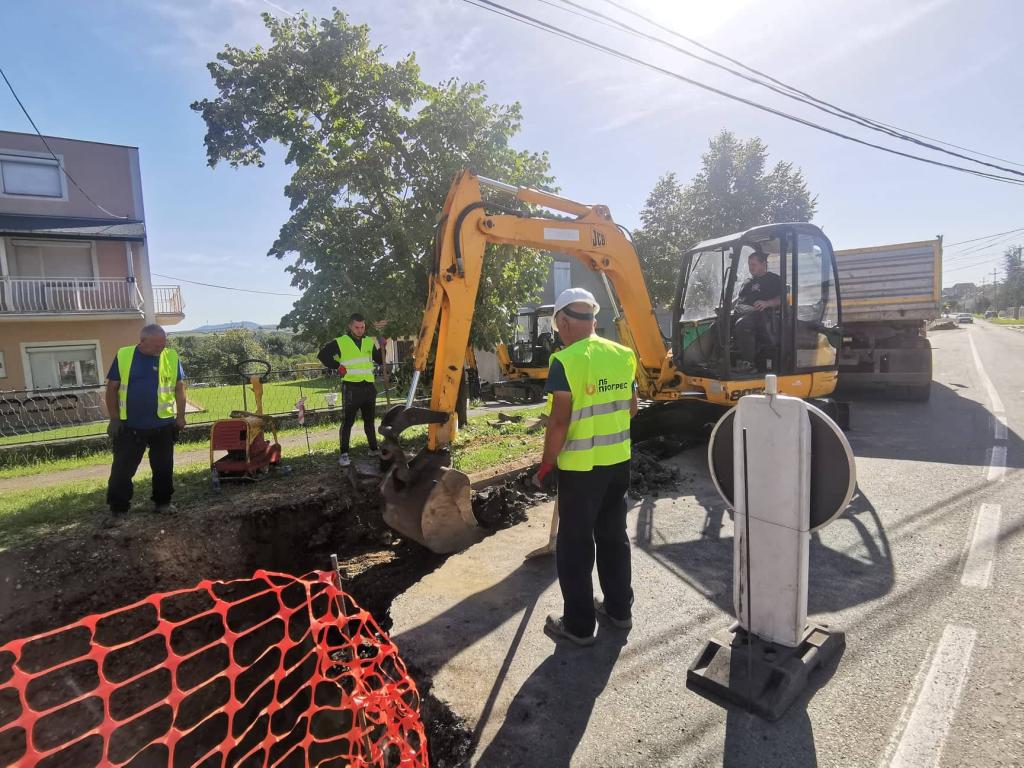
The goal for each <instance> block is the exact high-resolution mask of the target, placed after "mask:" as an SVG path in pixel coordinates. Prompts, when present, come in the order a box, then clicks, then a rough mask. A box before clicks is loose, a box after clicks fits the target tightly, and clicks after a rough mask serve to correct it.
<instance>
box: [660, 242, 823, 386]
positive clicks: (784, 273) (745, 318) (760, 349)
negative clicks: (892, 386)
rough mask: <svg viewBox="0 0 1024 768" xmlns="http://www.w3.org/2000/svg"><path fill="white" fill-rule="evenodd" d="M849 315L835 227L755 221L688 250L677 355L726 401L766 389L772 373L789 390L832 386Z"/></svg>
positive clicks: (676, 324) (676, 326) (687, 371)
mask: <svg viewBox="0 0 1024 768" xmlns="http://www.w3.org/2000/svg"><path fill="white" fill-rule="evenodd" d="M755 261H764V262H766V268H764V267H762V268H760V271H761V273H762V275H764V274H765V273H767V276H762V277H756V276H755V275H754V273H753V271H752V270H754V269H757V267H756V265H754V264H753V263H752V262H755ZM771 294H775V295H771ZM757 301H760V302H761V303H760V304H758V305H757V306H755V302H757ZM840 320H841V317H840V303H839V284H838V281H837V279H836V265H835V256H834V255H833V252H832V244H831V243H830V242H829V240H828V238H827V237H826V236H825V233H824V232H822V231H821V230H820V229H819V228H818V227H816V226H814V225H813V224H805V223H789V224H769V225H766V226H760V227H754V228H753V229H749V230H747V231H746V232H739V233H736V234H732V235H727V236H725V237H720V238H716V239H714V240H705V241H704V242H701V243H698V244H697V245H695V246H694V247H693V248H691V249H690V250H689V251H687V252H686V253H685V254H684V256H683V259H682V263H681V265H680V272H679V279H678V282H677V285H676V295H675V300H674V302H673V308H672V321H673V322H672V356H673V362H674V363H675V365H676V367H677V368H678V369H679V370H680V371H682V373H683V374H684V375H686V376H687V377H689V378H690V379H691V380H694V381H698V382H709V383H710V387H709V389H716V388H717V389H718V390H720V391H721V393H722V394H723V395H727V397H726V398H725V399H726V400H736V399H739V397H741V396H742V395H743V394H749V393H751V392H754V391H761V389H760V388H761V387H763V379H764V376H765V375H766V374H769V373H773V374H776V375H777V376H779V377H780V391H782V392H785V393H786V394H793V395H795V396H798V397H811V396H814V395H815V394H816V392H817V391H825V390H827V391H828V392H831V389H832V386H834V380H835V376H836V370H837V356H838V348H839V343H840V340H841V333H840V330H839V328H840ZM817 379H820V381H817ZM734 382H735V383H736V384H734ZM743 382H752V383H751V386H748V387H744V386H740V384H742V383H743ZM830 382H831V384H830Z"/></svg>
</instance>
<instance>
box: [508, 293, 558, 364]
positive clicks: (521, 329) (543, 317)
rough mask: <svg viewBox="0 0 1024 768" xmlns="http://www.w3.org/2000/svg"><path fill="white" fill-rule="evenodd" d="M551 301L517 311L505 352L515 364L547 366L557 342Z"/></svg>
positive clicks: (553, 306) (553, 307)
mask: <svg viewBox="0 0 1024 768" xmlns="http://www.w3.org/2000/svg"><path fill="white" fill-rule="evenodd" d="M554 309H555V305H554V304H543V305H541V306H539V307H536V308H532V307H523V308H522V309H520V310H519V313H518V314H517V315H516V327H515V332H514V336H513V340H512V346H511V347H509V350H508V356H509V359H511V360H512V364H513V365H515V366H516V367H517V368H544V369H547V367H548V360H549V359H550V358H551V353H552V352H554V351H555V350H556V349H557V348H558V346H559V344H558V341H557V336H558V331H556V330H555V326H554V323H555V318H554Z"/></svg>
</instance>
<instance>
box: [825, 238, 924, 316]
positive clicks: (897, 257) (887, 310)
mask: <svg viewBox="0 0 1024 768" xmlns="http://www.w3.org/2000/svg"><path fill="white" fill-rule="evenodd" d="M836 265H837V267H838V269H839V290H840V291H841V292H842V297H843V323H844V324H846V323H856V322H879V321H886V320H931V319H932V318H935V317H938V315H939V302H940V300H941V298H942V291H941V285H942V283H941V275H942V241H941V240H926V241H923V242H917V243H899V244H896V245H882V246H875V247H872V248H855V249H852V250H845V251H836Z"/></svg>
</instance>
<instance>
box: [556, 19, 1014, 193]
mask: <svg viewBox="0 0 1024 768" xmlns="http://www.w3.org/2000/svg"><path fill="white" fill-rule="evenodd" d="M540 2H542V3H545V4H546V5H549V6H552V7H557V8H558V9H559V10H562V11H566V12H567V13H571V14H573V15H574V16H577V17H579V18H584V19H587V20H588V21H594V22H596V23H598V24H601V25H603V26H606V27H610V28H613V29H617V30H620V31H625V32H627V33H629V34H631V35H633V36H635V37H640V38H643V39H645V40H650V41H652V42H656V43H659V44H661V45H663V46H665V47H667V48H670V49H671V50H673V51H676V52H677V53H681V54H682V55H684V56H688V57H689V58H691V59H695V60H696V61H700V62H702V63H704V64H707V65H708V66H711V67H715V68H716V69H720V70H722V71H723V72H728V73H729V74H731V75H733V76H735V77H738V78H740V79H742V80H745V81H747V82H749V83H753V84H755V85H759V86H761V87H762V88H767V89H768V90H770V91H772V92H773V93H777V94H779V95H780V96H784V97H786V98H788V99H792V100H794V101H797V102H799V103H801V104H806V105H808V106H810V107H813V108H814V109H817V110H819V111H821V112H825V113H826V114H829V115H832V116H833V117H838V118H839V119H841V120H847V121H849V122H852V123H854V124H856V125H859V126H861V127H863V128H867V129H869V130H872V131H877V132H879V133H882V134H885V135H887V136H892V137H893V138H896V139H900V140H901V141H906V142H909V143H911V144H916V145H917V146H920V147H925V148H927V149H931V150H934V151H936V152H942V153H943V154H946V155H950V156H952V157H958V158H960V159H961V160H967V161H968V162H971V163H977V164H978V165H984V166H987V167H989V168H994V169H996V170H999V171H1004V172H1006V173H1012V174H1014V175H1016V176H1021V177H1024V171H1018V170H1015V169H1013V168H1007V167H1006V166H1002V165H996V164H995V163H988V162H985V161H984V160H978V159H976V158H974V157H971V156H969V155H964V154H961V153H959V152H952V151H950V150H948V149H943V148H942V147H940V146H938V145H936V144H931V143H929V142H926V141H921V139H917V138H914V137H913V136H908V135H906V134H904V133H902V132H901V131H900V130H899V129H897V128H893V127H890V126H888V125H886V124H884V123H879V122H878V121H876V120H872V119H871V118H868V117H864V116H863V115H859V114H857V113H856V112H851V111H849V110H846V109H843V108H842V107H839V106H836V105H835V104H831V103H829V102H827V101H824V100H822V99H819V98H817V97H815V96H812V95H810V94H808V93H805V92H804V91H801V90H799V89H797V88H794V87H793V86H791V85H787V84H786V83H783V82H782V81H781V80H777V79H776V78H774V77H772V76H771V75H767V74H765V73H763V72H760V71H759V70H756V69H753V68H752V67H750V66H748V65H746V64H743V63H742V62H740V61H738V60H736V59H733V58H731V57H729V56H727V55H726V54H724V53H721V52H720V51H716V50H714V49H713V48H709V47H708V46H705V45H703V44H701V43H699V42H697V41H695V40H693V39H692V38H689V37H686V36H685V35H682V34H681V33H678V32H673V31H672V30H668V31H669V32H672V34H674V35H676V36H678V37H680V38H682V39H684V40H686V41H687V42H689V43H691V44H692V45H696V46H699V47H700V48H702V49H704V50H707V51H710V52H711V53H713V54H715V55H716V56H719V57H721V58H724V59H726V60H728V61H730V62H733V63H735V64H737V65H738V66H740V67H743V68H744V69H746V70H747V71H750V72H754V73H755V74H756V75H757V77H751V76H750V75H746V74H744V73H743V72H739V71H737V70H735V69H733V68H732V67H727V66H725V65H724V64H720V63H718V62H717V61H713V60H712V59H708V58H705V57H704V56H700V55H698V54H696V53H693V52H692V51H688V50H686V49H685V48H680V47H679V46H678V45H674V44H672V43H670V42H668V41H667V40H665V39H663V38H660V37H657V36H656V35H652V34H650V33H648V32H644V31H642V30H639V29H636V28H635V27H631V26H629V25H628V24H626V23H624V22H622V21H620V20H619V19H616V18H615V17H613V16H609V15H607V14H604V13H601V12H600V11H597V10H594V9H592V8H589V7H587V6H586V5H583V4H581V3H578V2H575V1H574V0H560V2H561V4H562V6H569V7H568V8H565V7H562V6H558V5H556V4H555V2H554V0H540ZM573 8H575V9H579V10H578V11H576V10H572V9H573ZM579 11H582V12H583V13H580V12H579ZM585 14H589V15H585ZM664 29H667V28H664ZM762 77H763V78H767V79H768V80H769V81H770V82H765V81H764V80H761V79H760V78H762ZM773 83H774V84H773Z"/></svg>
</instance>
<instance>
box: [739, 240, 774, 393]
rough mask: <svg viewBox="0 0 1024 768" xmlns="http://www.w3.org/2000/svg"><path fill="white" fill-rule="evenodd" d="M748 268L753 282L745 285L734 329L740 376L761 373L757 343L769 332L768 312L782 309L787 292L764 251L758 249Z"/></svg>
mask: <svg viewBox="0 0 1024 768" xmlns="http://www.w3.org/2000/svg"><path fill="white" fill-rule="evenodd" d="M747 268H748V269H749V270H750V279H748V280H747V281H746V282H745V283H743V285H742V286H741V287H740V292H739V294H738V295H737V297H736V304H735V309H736V313H737V315H738V318H737V319H736V322H735V325H734V326H733V333H734V335H735V339H736V348H737V352H738V353H739V359H738V360H737V361H736V362H735V364H734V366H733V367H734V368H735V369H736V370H737V371H739V372H740V373H754V372H755V371H756V370H757V360H756V356H757V339H758V337H763V336H765V335H767V332H768V318H767V315H766V310H769V309H776V308H778V307H779V306H781V304H782V294H783V293H785V290H786V288H785V285H783V283H782V278H781V277H779V276H778V275H776V274H775V273H774V272H769V271H768V254H767V253H765V252H764V251H762V250H761V249H760V248H755V250H754V251H752V252H751V254H750V256H748V257H747Z"/></svg>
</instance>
